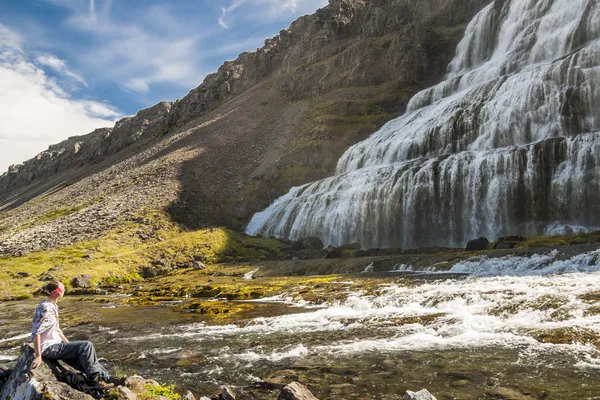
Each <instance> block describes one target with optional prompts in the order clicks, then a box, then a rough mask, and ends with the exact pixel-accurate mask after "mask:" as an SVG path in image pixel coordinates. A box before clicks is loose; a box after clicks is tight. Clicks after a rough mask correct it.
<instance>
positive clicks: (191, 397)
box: [182, 390, 202, 400]
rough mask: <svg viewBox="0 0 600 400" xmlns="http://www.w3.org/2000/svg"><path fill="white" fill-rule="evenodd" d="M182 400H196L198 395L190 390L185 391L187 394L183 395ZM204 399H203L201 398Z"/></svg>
mask: <svg viewBox="0 0 600 400" xmlns="http://www.w3.org/2000/svg"><path fill="white" fill-rule="evenodd" d="M182 400H196V396H194V394H193V393H192V392H190V391H189V390H188V391H187V392H185V394H184V395H183V398H182ZM201 400H202V399H201Z"/></svg>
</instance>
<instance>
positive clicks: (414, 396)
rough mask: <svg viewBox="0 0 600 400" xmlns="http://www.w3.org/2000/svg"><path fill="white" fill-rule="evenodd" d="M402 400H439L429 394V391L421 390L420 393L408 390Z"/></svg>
mask: <svg viewBox="0 0 600 400" xmlns="http://www.w3.org/2000/svg"><path fill="white" fill-rule="evenodd" d="M402 400H437V399H436V398H435V396H434V395H432V394H431V393H429V391H428V390H427V389H421V390H419V391H418V392H411V391H410V390H407V391H406V393H404V397H402Z"/></svg>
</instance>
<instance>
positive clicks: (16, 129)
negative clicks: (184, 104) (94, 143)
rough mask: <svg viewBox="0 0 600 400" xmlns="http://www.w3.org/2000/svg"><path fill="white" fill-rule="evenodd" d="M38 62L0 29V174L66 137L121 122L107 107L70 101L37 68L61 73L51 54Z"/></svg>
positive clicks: (9, 32) (14, 36) (15, 36)
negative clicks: (11, 165) (44, 67)
mask: <svg viewBox="0 0 600 400" xmlns="http://www.w3.org/2000/svg"><path fill="white" fill-rule="evenodd" d="M43 57H45V58H43V61H42V62H40V61H39V57H38V59H37V60H35V61H36V62H37V64H36V63H35V62H34V58H33V57H30V56H29V55H28V52H27V50H26V49H23V47H22V40H21V38H20V36H19V35H18V34H16V33H15V32H14V31H12V30H10V29H8V28H7V27H6V26H4V25H2V24H0V120H1V121H2V125H1V126H0V170H6V168H7V167H8V166H9V165H10V164H14V163H18V162H22V161H23V160H25V159H27V158H31V157H33V156H34V155H35V154H36V153H38V152H39V151H41V150H44V149H45V148H47V146H49V145H50V144H53V143H56V142H59V141H61V140H64V139H65V138H67V137H68V136H73V135H80V134H85V133H89V132H91V131H92V130H94V129H95V128H98V127H102V126H111V125H112V124H113V123H114V121H115V120H116V119H117V118H119V117H121V113H120V112H119V111H118V110H116V109H115V108H114V107H111V106H110V105H108V104H105V103H101V102H97V101H94V100H90V99H74V98H72V97H71V96H70V95H69V93H68V90H67V89H65V88H64V87H62V86H61V85H60V84H59V83H58V82H57V81H56V79H53V78H52V77H51V76H49V75H47V74H46V73H45V71H44V70H43V69H42V68H40V66H39V65H45V66H46V67H49V68H53V69H55V68H56V69H58V70H61V68H66V66H65V65H64V63H61V62H60V61H62V60H60V59H58V58H57V57H55V56H53V55H51V54H47V55H45V56H43ZM67 72H68V70H67ZM81 79H83V78H81Z"/></svg>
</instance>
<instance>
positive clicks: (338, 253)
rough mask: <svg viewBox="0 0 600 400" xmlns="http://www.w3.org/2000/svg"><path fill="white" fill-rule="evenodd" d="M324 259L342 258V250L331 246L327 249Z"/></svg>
mask: <svg viewBox="0 0 600 400" xmlns="http://www.w3.org/2000/svg"><path fill="white" fill-rule="evenodd" d="M325 258H342V249H340V248H339V247H333V246H329V247H327V254H326V255H325Z"/></svg>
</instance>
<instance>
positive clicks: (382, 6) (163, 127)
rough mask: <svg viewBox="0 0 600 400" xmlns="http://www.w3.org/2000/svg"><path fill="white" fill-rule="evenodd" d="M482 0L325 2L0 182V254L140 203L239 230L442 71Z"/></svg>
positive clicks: (65, 234) (111, 221)
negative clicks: (172, 95) (173, 91)
mask: <svg viewBox="0 0 600 400" xmlns="http://www.w3.org/2000/svg"><path fill="white" fill-rule="evenodd" d="M487 3H489V0H419V1H417V0H370V1H366V0H330V4H329V5H328V6H326V7H324V8H323V9H320V10H318V11H317V12H316V13H314V14H312V15H307V16H303V17H300V18H299V19H298V20H296V21H295V22H294V23H292V25H291V26H290V28H289V29H287V30H283V31H281V32H280V34H279V35H278V36H276V37H274V38H272V39H268V40H266V41H265V46H264V47H262V48H261V49H257V51H256V52H246V53H242V54H241V55H240V56H239V57H238V59H236V60H235V61H228V62H225V63H224V64H223V66H222V67H221V68H220V69H219V70H218V72H216V73H214V74H212V75H209V76H208V77H207V78H206V79H205V81H204V82H203V83H202V85H200V86H199V87H197V88H196V89H193V90H192V91H190V93H189V94H188V95H187V96H185V97H184V98H183V99H181V100H178V101H176V102H174V103H169V102H163V103H159V104H157V105H155V106H153V107H150V108H148V109H146V110H142V111H140V112H138V114H137V115H136V116H134V117H129V118H125V119H123V120H121V121H119V122H117V124H116V125H115V127H114V128H109V129H98V130H96V131H94V132H92V133H90V134H88V135H85V136H78V137H73V138H70V139H68V140H66V141H64V142H61V143H59V144H57V145H54V146H51V147H50V148H49V149H48V150H47V151H45V152H42V153H40V154H39V155H38V156H37V157H36V158H34V159H31V160H28V161H26V162H25V163H24V164H21V165H17V166H13V167H11V168H10V169H9V171H8V172H7V173H5V174H4V175H2V176H0V254H19V253H20V252H27V251H32V250H39V249H47V248H54V247H59V246H63V245H66V244H69V243H74V242H77V241H80V240H84V239H92V238H95V237H98V236H100V235H101V234H102V233H103V232H106V231H107V230H108V229H111V228H114V227H115V226H118V225H119V224H120V223H122V222H123V221H125V220H128V219H132V218H135V216H136V215H138V214H139V213H140V211H141V210H144V209H165V210H168V212H169V213H170V214H171V216H172V217H173V218H174V219H175V220H177V221H179V222H180V223H182V224H183V225H184V226H186V227H188V228H197V227H201V226H210V225H226V226H229V227H233V228H238V229H241V228H243V226H244V225H245V223H246V222H247V221H248V219H249V218H250V217H251V216H252V214H253V213H254V212H256V211H259V210H261V209H263V208H264V207H266V206H267V205H268V204H269V203H270V202H271V201H273V200H274V199H275V198H277V197H278V196H280V195H282V194H283V193H285V192H286V191H287V190H288V189H289V188H290V187H292V186H295V185H299V184H303V183H306V182H309V181H312V180H316V179H320V178H323V177H325V176H328V175H330V174H331V173H332V172H333V170H334V168H335V164H336V161H337V159H338V158H339V157H340V155H341V154H342V153H343V152H344V151H345V150H346V149H347V148H348V147H349V146H351V145H352V144H354V143H356V142H357V141H359V140H362V139H364V138H365V137H367V136H368V135H369V134H371V133H372V132H373V131H374V130H375V129H377V128H378V127H380V126H381V125H382V124H383V123H385V122H386V121H388V120H390V119H391V118H393V117H394V116H397V115H399V114H401V113H402V112H403V111H404V110H405V107H406V104H407V102H408V100H409V99H410V97H411V96H412V94H414V93H415V92H416V91H417V90H419V89H421V88H423V87H426V86H429V85H431V84H432V83H434V82H436V81H438V80H439V79H441V77H442V76H443V74H444V73H445V70H446V65H447V64H448V62H449V60H450V59H451V57H452V56H453V54H454V48H455V46H456V44H457V43H458V41H459V40H460V38H461V37H462V34H463V32H464V28H465V27H466V24H467V23H468V21H469V20H470V19H471V18H472V17H473V16H474V15H475V13H476V12H477V11H479V10H480V9H481V8H482V7H483V6H484V5H485V4H487Z"/></svg>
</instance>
